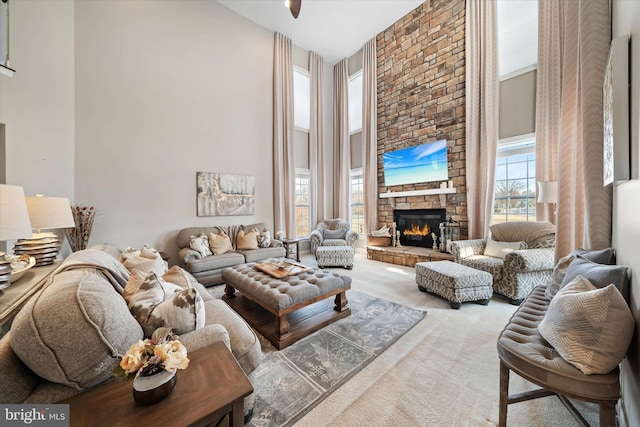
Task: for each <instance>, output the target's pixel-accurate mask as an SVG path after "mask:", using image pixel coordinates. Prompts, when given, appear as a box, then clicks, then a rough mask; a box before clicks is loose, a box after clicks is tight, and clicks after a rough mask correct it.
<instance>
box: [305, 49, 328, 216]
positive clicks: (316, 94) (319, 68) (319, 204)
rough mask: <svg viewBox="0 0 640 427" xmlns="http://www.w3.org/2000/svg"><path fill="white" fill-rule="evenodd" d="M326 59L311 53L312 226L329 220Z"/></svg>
mask: <svg viewBox="0 0 640 427" xmlns="http://www.w3.org/2000/svg"><path fill="white" fill-rule="evenodd" d="M323 67H324V59H323V58H322V56H320V55H318V54H317V53H315V52H309V80H310V82H309V90H310V97H311V118H310V123H309V169H310V171H311V224H314V225H315V224H317V223H318V221H320V220H323V219H326V218H327V212H326V208H325V206H326V205H325V200H326V197H327V192H326V191H325V179H324V173H325V172H324V102H323V97H322V90H323V78H322V75H323V74H322V73H323Z"/></svg>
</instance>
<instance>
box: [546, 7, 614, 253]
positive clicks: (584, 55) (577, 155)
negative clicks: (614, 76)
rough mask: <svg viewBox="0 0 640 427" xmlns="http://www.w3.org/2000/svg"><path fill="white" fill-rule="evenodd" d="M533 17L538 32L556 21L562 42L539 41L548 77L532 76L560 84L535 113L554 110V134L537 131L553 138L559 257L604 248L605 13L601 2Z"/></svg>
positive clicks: (607, 213) (607, 240) (607, 210)
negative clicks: (557, 91)
mask: <svg viewBox="0 0 640 427" xmlns="http://www.w3.org/2000/svg"><path fill="white" fill-rule="evenodd" d="M539 11H540V12H539V20H540V22H541V25H543V26H547V25H549V23H554V22H558V23H559V24H558V25H559V30H558V32H559V33H560V34H561V35H562V39H561V40H562V45H561V46H554V45H553V44H552V43H551V42H549V41H548V40H547V38H548V37H551V36H552V34H550V33H547V32H544V31H540V32H539V35H538V38H539V54H538V61H539V62H540V63H550V64H553V66H552V67H550V69H551V71H552V72H551V73H548V74H547V73H545V74H544V75H539V76H538V85H546V86H547V87H549V86H551V85H552V84H557V81H559V82H560V97H559V98H558V97H557V96H556V97H553V98H551V97H550V98H549V99H548V100H545V101H543V102H544V104H543V105H539V106H538V110H539V113H538V114H539V115H543V114H545V111H546V109H552V110H559V111H560V116H559V117H560V121H559V126H558V129H554V128H552V127H551V125H549V126H548V127H547V128H544V132H545V135H546V133H548V132H553V138H552V139H551V140H552V141H554V143H555V144H556V149H555V150H553V149H551V150H548V152H549V153H551V154H552V155H553V154H554V153H555V155H556V159H557V160H556V161H557V175H556V177H557V181H558V207H557V221H556V224H557V230H556V257H557V258H559V257H562V256H564V255H566V254H567V253H569V252H570V251H571V250H572V249H574V248H577V247H585V248H594V249H597V248H604V247H607V246H610V244H611V188H610V187H604V186H603V178H602V176H603V174H602V164H603V150H602V138H603V127H602V126H603V125H602V84H603V80H604V70H605V64H606V60H607V54H608V50H609V44H610V41H611V24H610V22H611V21H610V16H611V15H610V12H611V11H610V5H609V3H608V2H606V1H579V2H578V1H574V0H561V1H556V2H540V9H539ZM557 64H559V66H558V65H557ZM558 75H559V77H558ZM541 79H542V81H541ZM550 81H551V83H550ZM542 120H543V119H542V118H540V119H539V122H540V123H543V122H542ZM536 124H537V123H536ZM542 125H543V126H545V124H544V123H543V124H542ZM546 143H548V141H545V144H546ZM540 161H543V159H537V162H540Z"/></svg>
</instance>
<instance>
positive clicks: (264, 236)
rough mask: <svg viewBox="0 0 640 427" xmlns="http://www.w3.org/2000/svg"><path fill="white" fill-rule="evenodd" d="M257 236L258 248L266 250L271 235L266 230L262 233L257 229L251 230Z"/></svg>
mask: <svg viewBox="0 0 640 427" xmlns="http://www.w3.org/2000/svg"><path fill="white" fill-rule="evenodd" d="M253 230H254V231H255V232H256V234H257V235H258V246H259V247H261V248H268V247H269V246H271V233H270V232H269V230H267V229H266V228H265V229H264V230H263V231H260V230H258V229H257V228H254V229H253Z"/></svg>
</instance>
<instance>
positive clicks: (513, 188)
mask: <svg viewBox="0 0 640 427" xmlns="http://www.w3.org/2000/svg"><path fill="white" fill-rule="evenodd" d="M535 145H536V140H535V136H532V135H527V136H525V137H521V138H516V139H514V138H510V139H509V140H507V141H503V142H500V143H498V155H497V164H496V186H495V203H494V210H493V223H494V224H496V223H500V222H510V221H535V220H536V153H535Z"/></svg>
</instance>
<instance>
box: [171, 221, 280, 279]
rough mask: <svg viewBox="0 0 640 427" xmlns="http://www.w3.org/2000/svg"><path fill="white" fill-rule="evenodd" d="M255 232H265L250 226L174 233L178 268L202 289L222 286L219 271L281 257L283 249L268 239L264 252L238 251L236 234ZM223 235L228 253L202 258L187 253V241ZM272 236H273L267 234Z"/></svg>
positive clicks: (275, 241)
mask: <svg viewBox="0 0 640 427" xmlns="http://www.w3.org/2000/svg"><path fill="white" fill-rule="evenodd" d="M256 228H257V229H258V230H260V231H263V230H265V229H267V225H266V224H265V223H257V224H250V225H230V226H213V227H190V228H184V229H182V230H180V231H179V232H178V248H179V251H178V258H179V263H180V266H181V267H182V268H184V269H185V270H187V271H188V272H189V273H191V274H193V276H194V277H195V278H196V279H198V282H200V283H202V284H203V285H205V286H210V285H216V284H220V283H223V280H222V276H221V273H222V270H223V269H225V268H227V267H233V266H234V265H238V264H244V263H246V262H259V261H263V260H265V259H268V258H278V257H284V256H285V249H284V245H283V243H282V242H281V241H280V240H276V239H273V238H272V239H271V242H270V245H269V246H268V247H266V248H258V249H250V250H238V249H237V238H238V233H239V232H240V230H253V229H256ZM220 232H223V233H225V234H226V235H228V236H229V239H230V240H231V244H232V246H233V248H232V250H231V251H229V252H226V253H223V254H219V255H210V256H207V257H204V256H202V254H200V252H198V251H197V250H194V249H191V246H190V244H191V238H192V237H193V236H199V235H201V234H204V235H205V236H209V233H214V234H220ZM269 234H271V236H273V233H269Z"/></svg>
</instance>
